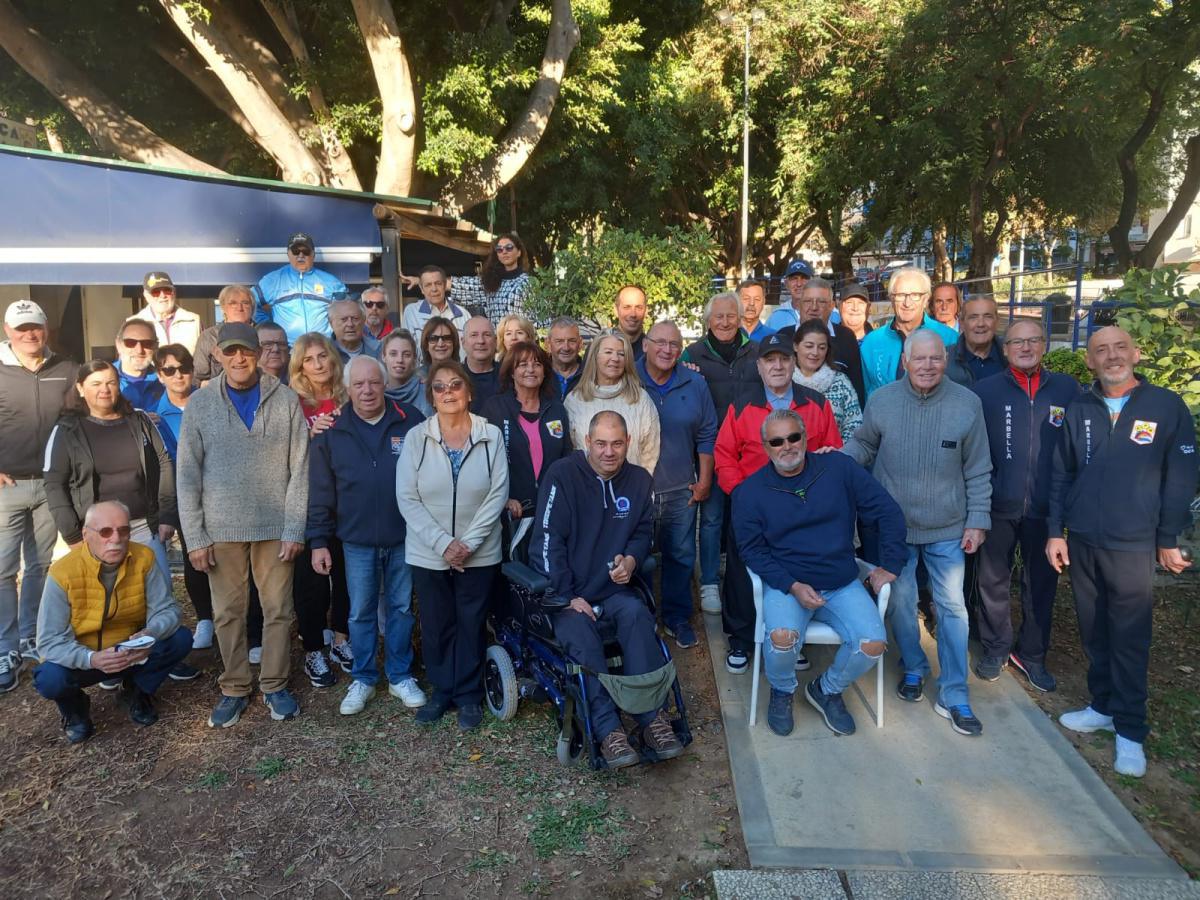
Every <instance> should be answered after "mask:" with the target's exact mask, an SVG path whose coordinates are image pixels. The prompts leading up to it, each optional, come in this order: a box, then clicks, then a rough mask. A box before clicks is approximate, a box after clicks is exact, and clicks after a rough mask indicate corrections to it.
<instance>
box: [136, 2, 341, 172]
mask: <svg viewBox="0 0 1200 900" xmlns="http://www.w3.org/2000/svg"><path fill="white" fill-rule="evenodd" d="M159 3H160V4H162V7H163V9H165V10H166V11H167V14H168V15H169V16H170V17H171V21H173V22H174V23H175V26H176V27H177V28H178V29H179V31H180V32H181V33H182V34H183V36H184V37H185V38H186V39H187V40H188V42H189V43H190V44H191V45H192V46H193V47H195V48H196V52H197V53H199V54H200V56H201V57H202V58H203V59H204V61H205V62H206V63H208V66H209V68H210V69H212V71H213V74H214V75H216V76H217V78H219V79H220V80H221V83H222V84H223V85H225V89H226V90H227V91H228V92H229V96H230V97H231V98H232V99H233V101H234V102H235V103H236V104H237V105H238V106H239V107H240V108H241V110H242V112H243V114H245V116H246V119H247V120H248V121H249V122H250V124H251V125H252V126H253V128H254V130H255V131H257V132H258V133H259V135H261V137H262V145H263V147H264V148H265V149H266V150H267V152H268V153H270V154H271V156H272V158H273V159H274V160H275V162H276V163H277V164H278V165H279V168H280V170H281V172H282V178H283V180H284V181H291V182H294V183H296V184H322V183H324V181H325V177H324V176H325V172H324V169H323V168H322V166H321V164H320V163H319V162H318V161H317V159H316V157H314V156H313V154H312V153H311V152H310V151H309V149H308V147H307V146H306V145H305V143H304V141H303V140H302V139H301V137H300V135H299V134H297V133H296V130H295V128H293V127H292V123H291V122H289V121H288V119H287V117H286V116H285V115H284V114H283V112H282V111H281V110H280V108H279V107H278V106H276V105H275V101H274V100H273V99H272V97H271V94H270V93H269V92H268V90H267V89H266V88H265V87H264V86H263V84H262V83H261V82H260V81H259V80H258V78H257V77H255V74H254V66H253V65H252V63H251V62H249V61H248V60H246V59H245V58H244V57H243V56H242V54H240V53H239V52H238V47H237V44H238V42H239V40H240V39H235V38H231V37H230V36H229V35H227V34H226V33H225V32H224V31H222V30H221V29H220V28H218V27H217V26H216V25H215V24H213V22H211V21H205V19H204V18H203V17H199V16H197V17H196V18H195V19H193V18H192V16H191V15H190V14H189V12H188V6H187V4H186V3H185V2H184V0H159Z"/></svg>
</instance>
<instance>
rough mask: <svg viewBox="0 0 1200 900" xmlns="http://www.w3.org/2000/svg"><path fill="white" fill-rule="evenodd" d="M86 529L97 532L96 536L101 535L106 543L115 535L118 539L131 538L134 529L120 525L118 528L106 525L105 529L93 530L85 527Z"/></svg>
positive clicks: (87, 526) (88, 526)
mask: <svg viewBox="0 0 1200 900" xmlns="http://www.w3.org/2000/svg"><path fill="white" fill-rule="evenodd" d="M84 527H85V528H87V529H88V530H89V531H94V532H96V534H98V535H100V537H102V538H104V540H106V541H107V540H108V539H109V538H110V537H112V536H113V535H114V534H116V535H117V536H118V537H122V538H127V537H129V534H130V532H132V531H133V529H132V528H130V527H129V526H128V525H118V526H117V527H116V528H114V527H113V526H111V525H105V526H104V527H103V528H92V527H91V526H90V525H85V526H84Z"/></svg>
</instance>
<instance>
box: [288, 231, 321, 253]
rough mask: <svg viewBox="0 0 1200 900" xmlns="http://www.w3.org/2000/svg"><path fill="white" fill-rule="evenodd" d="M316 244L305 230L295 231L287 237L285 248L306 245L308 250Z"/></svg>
mask: <svg viewBox="0 0 1200 900" xmlns="http://www.w3.org/2000/svg"><path fill="white" fill-rule="evenodd" d="M316 246H317V245H316V244H314V243H313V239H312V235H311V234H309V233H308V232H307V231H297V232H296V233H295V234H293V235H292V236H291V237H290V238H288V242H287V248H288V249H289V250H291V249H292V248H293V247H307V248H308V249H309V250H313V249H315V248H316Z"/></svg>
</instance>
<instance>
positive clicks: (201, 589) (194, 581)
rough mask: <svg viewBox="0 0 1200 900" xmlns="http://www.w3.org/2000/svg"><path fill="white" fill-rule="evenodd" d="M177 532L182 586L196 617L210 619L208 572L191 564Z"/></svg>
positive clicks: (186, 549)
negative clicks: (181, 567)
mask: <svg viewBox="0 0 1200 900" xmlns="http://www.w3.org/2000/svg"><path fill="white" fill-rule="evenodd" d="M177 534H178V535H179V547H180V549H181V550H183V586H184V587H185V588H186V589H187V594H188V597H189V598H191V601H192V608H193V609H195V610H196V619H197V620H200V619H211V618H212V617H213V610H212V588H210V587H209V586H208V573H207V572H199V571H197V570H196V567H195V566H193V565H192V560H191V559H190V558H189V557H188V548H187V543H186V542H185V541H184V540H183V532H182V531H179V532H177ZM259 615H260V617H261V615H262V607H259ZM260 631H261V626H260Z"/></svg>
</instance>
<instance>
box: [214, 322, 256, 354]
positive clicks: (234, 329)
mask: <svg viewBox="0 0 1200 900" xmlns="http://www.w3.org/2000/svg"><path fill="white" fill-rule="evenodd" d="M230 347H245V348H246V349H248V350H257V349H258V332H257V331H255V330H254V326H252V325H250V324H249V323H247V322H226V323H225V324H223V325H222V326H221V329H220V331H218V332H217V348H218V349H220V350H228V349H229V348H230Z"/></svg>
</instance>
